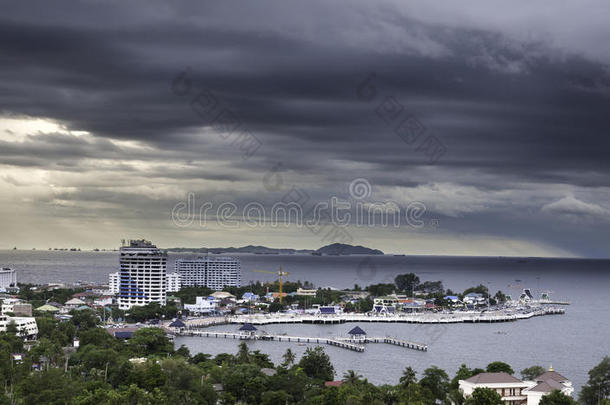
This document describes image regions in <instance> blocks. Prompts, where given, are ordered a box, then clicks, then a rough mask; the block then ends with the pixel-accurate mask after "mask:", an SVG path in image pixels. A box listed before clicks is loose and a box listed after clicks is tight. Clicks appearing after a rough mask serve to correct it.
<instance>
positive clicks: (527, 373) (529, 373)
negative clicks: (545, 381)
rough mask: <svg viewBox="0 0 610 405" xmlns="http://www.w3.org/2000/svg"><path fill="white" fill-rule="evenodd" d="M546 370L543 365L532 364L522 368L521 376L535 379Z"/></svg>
mask: <svg viewBox="0 0 610 405" xmlns="http://www.w3.org/2000/svg"><path fill="white" fill-rule="evenodd" d="M545 371H546V370H545V369H544V367H541V366H531V367H528V368H525V369H523V370H521V377H522V378H523V379H524V380H528V381H533V380H534V379H535V378H536V377H538V376H541V375H542V374H544V372H545Z"/></svg>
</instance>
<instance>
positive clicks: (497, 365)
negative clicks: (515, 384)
mask: <svg viewBox="0 0 610 405" xmlns="http://www.w3.org/2000/svg"><path fill="white" fill-rule="evenodd" d="M487 372H488V373H502V372H504V373H508V374H511V375H512V374H515V372H514V371H513V369H512V367H511V366H510V365H508V364H506V363H504V362H502V361H494V362H492V363H489V364H488V365H487Z"/></svg>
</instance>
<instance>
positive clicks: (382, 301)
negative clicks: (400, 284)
mask: <svg viewBox="0 0 610 405" xmlns="http://www.w3.org/2000/svg"><path fill="white" fill-rule="evenodd" d="M373 303H374V305H376V306H379V305H383V306H385V307H395V306H396V305H397V304H398V298H397V297H396V296H394V295H384V296H381V297H375V298H374V299H373Z"/></svg>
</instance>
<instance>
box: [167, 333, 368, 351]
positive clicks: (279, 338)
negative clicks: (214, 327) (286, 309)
mask: <svg viewBox="0 0 610 405" xmlns="http://www.w3.org/2000/svg"><path fill="white" fill-rule="evenodd" d="M178 335H180V336H200V337H207V338H220V339H237V340H261V341H271V342H291V343H314V344H326V345H330V346H335V347H340V348H342V349H348V350H352V351H355V352H363V351H364V346H362V345H358V344H356V343H353V342H350V341H345V340H342V339H329V338H322V337H302V336H286V335H271V334H262V335H255V334H250V335H248V334H243V333H233V332H207V331H200V330H185V331H181V332H179V333H178Z"/></svg>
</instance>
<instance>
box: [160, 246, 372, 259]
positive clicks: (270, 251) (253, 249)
mask: <svg viewBox="0 0 610 405" xmlns="http://www.w3.org/2000/svg"><path fill="white" fill-rule="evenodd" d="M166 250H167V251H168V252H193V253H212V254H221V253H252V254H257V255H280V254H284V255H286V254H288V255H291V254H311V255H315V256H321V255H328V256H339V255H383V254H384V253H383V252H382V251H381V250H378V249H371V248H367V247H364V246H353V245H347V244H344V243H333V244H330V245H326V246H322V247H321V248H320V249H317V250H311V249H290V248H279V249H277V248H269V247H266V246H254V245H248V246H242V247H227V248H221V247H217V248H208V247H200V248H185V247H175V248H167V249H166Z"/></svg>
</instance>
